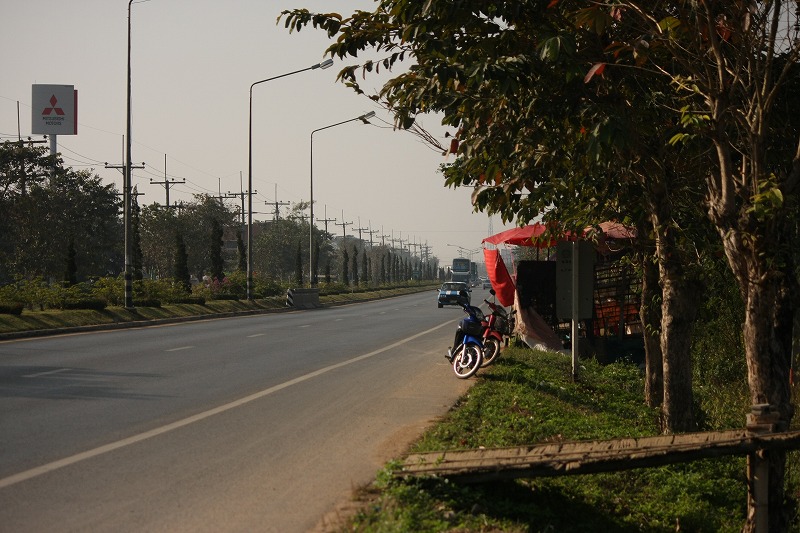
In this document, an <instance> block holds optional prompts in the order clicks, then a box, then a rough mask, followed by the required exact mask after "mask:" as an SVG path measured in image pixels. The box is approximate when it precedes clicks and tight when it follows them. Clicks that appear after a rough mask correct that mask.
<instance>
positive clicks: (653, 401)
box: [639, 257, 664, 407]
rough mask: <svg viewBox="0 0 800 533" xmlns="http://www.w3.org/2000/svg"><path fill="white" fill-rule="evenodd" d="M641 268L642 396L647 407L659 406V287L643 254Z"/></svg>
mask: <svg viewBox="0 0 800 533" xmlns="http://www.w3.org/2000/svg"><path fill="white" fill-rule="evenodd" d="M642 270H643V274H642V301H641V308H640V311H639V314H640V317H641V320H642V337H643V339H644V353H645V381H644V397H645V402H646V403H647V405H648V406H649V407H659V406H660V405H661V403H662V402H663V400H664V360H663V357H662V355H661V336H660V331H661V288H660V287H659V285H658V265H657V264H655V263H654V262H653V261H652V260H651V259H650V258H649V257H645V258H644V260H643V261H642Z"/></svg>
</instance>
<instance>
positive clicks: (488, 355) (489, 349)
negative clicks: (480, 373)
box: [481, 337, 500, 366]
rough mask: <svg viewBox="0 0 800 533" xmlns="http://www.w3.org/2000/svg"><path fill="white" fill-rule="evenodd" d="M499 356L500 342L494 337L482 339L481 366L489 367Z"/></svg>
mask: <svg viewBox="0 0 800 533" xmlns="http://www.w3.org/2000/svg"><path fill="white" fill-rule="evenodd" d="M498 355H500V341H498V340H497V339H496V338H494V337H488V338H486V339H483V362H482V363H481V366H489V365H491V364H492V363H494V362H495V360H496V359H497V356H498Z"/></svg>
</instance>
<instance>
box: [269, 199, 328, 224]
mask: <svg viewBox="0 0 800 533" xmlns="http://www.w3.org/2000/svg"><path fill="white" fill-rule="evenodd" d="M291 204H292V203H291V202H279V201H278V199H277V198H275V201H274V202H267V201H265V202H264V205H272V206H275V211H273V212H272V220H280V219H281V212H280V207H281V206H282V205H291ZM317 220H319V219H317Z"/></svg>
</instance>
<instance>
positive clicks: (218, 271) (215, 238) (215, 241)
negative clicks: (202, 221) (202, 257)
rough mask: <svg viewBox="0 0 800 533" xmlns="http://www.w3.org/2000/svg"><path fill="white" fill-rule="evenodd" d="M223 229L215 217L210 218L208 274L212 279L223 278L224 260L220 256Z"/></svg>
mask: <svg viewBox="0 0 800 533" xmlns="http://www.w3.org/2000/svg"><path fill="white" fill-rule="evenodd" d="M222 236H223V230H222V226H221V225H220V223H219V221H218V220H217V219H216V218H212V219H211V232H210V235H209V237H210V238H209V248H208V255H209V257H210V259H211V268H210V274H211V279H212V280H217V281H222V280H223V279H225V260H224V259H223V257H222V246H223V244H224V243H223V241H222Z"/></svg>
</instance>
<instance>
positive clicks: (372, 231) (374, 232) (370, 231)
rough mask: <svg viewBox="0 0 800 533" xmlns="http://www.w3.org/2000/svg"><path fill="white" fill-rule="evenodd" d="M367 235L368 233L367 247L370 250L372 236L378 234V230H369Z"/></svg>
mask: <svg viewBox="0 0 800 533" xmlns="http://www.w3.org/2000/svg"><path fill="white" fill-rule="evenodd" d="M367 233H369V247H370V249H372V236H373V235H375V234H376V233H378V230H376V229H370V230H369V231H367Z"/></svg>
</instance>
